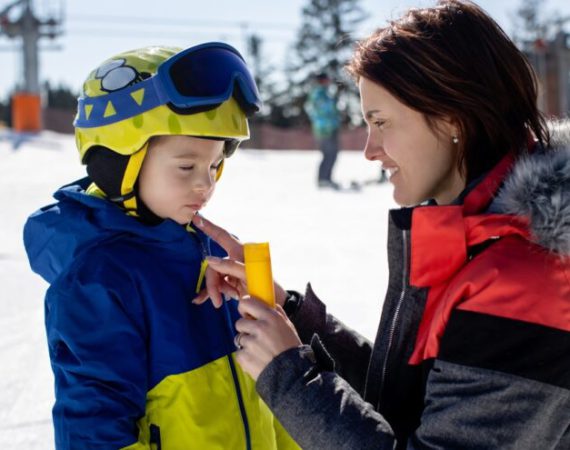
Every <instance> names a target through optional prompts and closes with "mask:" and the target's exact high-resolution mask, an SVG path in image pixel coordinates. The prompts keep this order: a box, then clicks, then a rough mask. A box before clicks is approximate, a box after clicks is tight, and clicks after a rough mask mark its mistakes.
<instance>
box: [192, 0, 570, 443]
mask: <svg viewBox="0 0 570 450" xmlns="http://www.w3.org/2000/svg"><path fill="white" fill-rule="evenodd" d="M349 70H350V72H351V73H352V74H353V75H354V77H355V79H356V80H357V82H358V85H359V89H360V94H361V102H362V111H363V114H364V118H365V120H366V123H367V125H368V140H367V143H366V148H365V150H364V153H365V156H366V158H367V159H369V160H370V161H373V162H379V163H380V164H381V166H382V167H383V168H385V169H386V170H387V171H388V173H389V176H390V182H391V183H392V185H393V187H394V198H395V200H396V201H397V203H398V204H400V205H401V206H403V207H402V208H401V209H398V210H393V211H391V212H390V224H389V235H388V257H389V268H390V277H389V285H388V290H387V294H386V299H385V301H384V305H383V311H382V317H381V320H380V325H379V329H378V334H377V338H376V341H375V342H374V343H370V342H368V341H367V340H365V339H363V338H362V337H361V336H359V335H358V334H357V333H355V332H354V331H352V330H350V329H348V328H346V327H345V326H343V325H342V323H341V322H339V321H338V320H337V319H335V318H334V317H332V316H330V315H327V313H326V307H325V306H324V304H323V303H322V302H321V301H320V300H319V299H318V298H317V296H316V295H315V293H314V292H313V291H312V290H311V289H310V286H309V288H308V289H307V292H306V293H305V295H304V296H303V295H299V294H296V293H293V292H286V291H284V290H283V289H281V288H280V287H279V286H278V285H276V292H277V297H278V303H279V304H280V305H283V308H280V307H278V308H277V309H275V310H272V309H269V308H267V307H266V306H264V305H263V304H262V303H261V302H259V301H256V300H255V299H251V298H247V297H245V298H243V299H242V300H241V301H240V313H241V314H242V316H243V317H244V318H243V319H240V320H239V321H238V322H237V324H236V327H237V330H238V331H239V332H240V334H239V336H238V338H237V339H236V344H237V345H238V348H239V350H238V352H237V355H238V356H237V358H238V361H239V363H240V364H241V365H242V367H243V368H244V369H245V370H246V371H247V372H249V373H250V374H251V375H252V376H253V377H254V378H255V379H256V380H257V390H258V391H259V393H260V394H261V396H262V398H263V399H264V400H265V401H266V403H267V404H268V405H269V407H270V408H271V409H272V410H273V411H274V413H275V415H276V416H277V417H278V419H279V420H280V421H281V423H282V424H283V425H284V426H285V428H287V429H288V431H289V432H290V433H291V435H292V436H293V437H294V439H295V440H296V441H297V442H298V443H299V445H301V447H303V448H305V449H331V448H335V449H336V448H345V449H372V448H374V449H388V448H390V449H391V448H394V447H396V448H398V449H404V448H408V449H426V448H438V449H441V448H446V449H450V448H453V449H474V448H477V449H489V448H512V449H519V450H520V449H538V448H540V449H546V448H548V449H555V448H557V449H558V448H560V449H567V448H570V358H569V357H568V355H570V281H569V280H570V262H569V261H570V259H569V256H570V150H569V147H568V146H567V144H566V143H567V142H568V141H569V139H568V133H567V132H566V133H567V134H566V143H565V142H562V143H561V142H558V140H559V139H560V136H559V134H558V133H553V138H552V139H551V137H550V133H549V131H548V129H547V127H546V124H545V122H544V120H543V118H542V116H541V114H540V113H539V111H538V109H537V106H536V99H537V87H536V80H535V78H534V75H533V73H532V70H531V68H530V66H529V64H528V63H527V61H526V60H525V58H524V57H523V55H522V54H521V53H520V52H519V51H518V50H517V48H516V47H515V46H514V45H513V43H512V42H511V41H510V40H509V39H508V37H507V36H506V35H505V34H504V32H503V31H502V30H501V29H500V28H499V26H498V25H497V24H496V23H495V22H494V21H493V20H492V19H491V18H490V17H489V16H487V15H486V13H485V12H484V11H482V10H481V9H480V8H479V7H477V6H476V5H474V4H473V3H467V2H459V1H455V0H450V1H443V2H440V3H439V4H438V5H437V6H435V7H430V8H424V9H414V10H410V11H409V12H408V13H407V14H405V15H404V16H403V17H402V18H400V19H399V20H396V21H394V22H392V23H390V25H388V26H387V27H385V28H383V29H380V30H378V31H377V32H375V33H374V34H373V35H372V36H370V37H369V38H368V39H366V40H364V41H363V42H361V43H360V46H359V47H358V49H357V50H356V52H355V54H354V57H353V59H352V61H351V63H350V65H349ZM412 205H419V206H415V207H413V206H412ZM196 224H197V225H198V226H199V227H201V228H202V229H203V230H204V231H206V232H207V233H209V234H210V235H211V236H212V237H213V238H214V239H216V240H218V242H220V243H221V244H222V245H223V246H224V247H226V249H227V250H228V252H229V254H230V258H229V259H226V260H217V259H213V260H212V261H210V269H211V270H210V272H209V276H208V280H207V290H208V292H204V293H202V294H201V295H200V296H199V297H198V299H197V302H201V301H203V300H204V298H205V297H207V296H208V295H209V296H210V298H212V301H213V302H214V303H215V304H217V305H219V304H220V302H221V296H220V292H222V293H226V294H231V295H238V294H239V293H241V291H242V289H243V280H244V279H245V277H244V273H243V272H244V271H243V265H242V264H241V263H240V261H242V260H243V259H242V249H241V244H239V242H237V241H236V240H235V239H233V238H232V237H231V236H230V235H229V234H227V233H226V232H225V231H224V230H223V229H221V228H219V227H217V226H215V225H213V224H211V223H209V222H207V221H205V220H201V219H199V218H198V219H197V220H196ZM323 244H324V243H323ZM236 281H237V282H240V283H242V284H235V283H236ZM235 291H238V292H235ZM349 300H350V299H347V301H349ZM287 316H288V317H289V318H287ZM252 317H253V318H255V319H257V320H251V318H252ZM289 319H290V320H289ZM302 343H304V344H305V345H303V344H302ZM307 344H310V345H307Z"/></svg>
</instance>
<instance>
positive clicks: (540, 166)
mask: <svg viewBox="0 0 570 450" xmlns="http://www.w3.org/2000/svg"><path fill="white" fill-rule="evenodd" d="M549 129H550V132H551V142H552V147H553V149H552V150H549V151H538V152H535V153H533V154H532V155H529V156H525V157H523V158H521V159H520V160H518V161H517V162H516V163H515V166H514V168H513V170H512V172H511V173H510V174H509V175H508V177H507V179H506V181H505V184H504V186H503V187H502V189H501V190H500V191H499V193H498V195H497V198H496V199H495V201H494V202H493V209H495V208H496V209H499V210H501V211H502V212H504V213H507V214H514V215H520V216H525V217H528V218H529V219H530V231H531V235H532V238H533V241H534V242H536V243H537V244H539V245H541V246H542V247H545V248H547V249H549V250H550V251H553V252H556V253H558V254H560V255H564V256H570V120H567V121H560V122H552V123H550V124H549Z"/></svg>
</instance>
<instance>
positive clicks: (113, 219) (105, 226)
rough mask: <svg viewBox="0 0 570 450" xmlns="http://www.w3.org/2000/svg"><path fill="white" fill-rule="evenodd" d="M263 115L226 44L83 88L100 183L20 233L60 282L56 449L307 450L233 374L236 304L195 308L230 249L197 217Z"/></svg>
mask: <svg viewBox="0 0 570 450" xmlns="http://www.w3.org/2000/svg"><path fill="white" fill-rule="evenodd" d="M259 107H260V100H259V97H258V93H257V87H256V85H255V82H254V80H253V78H252V76H251V74H250V73H249V70H248V68H247V66H246V65H245V62H244V60H243V58H242V57H241V55H240V54H239V53H238V52H237V50H235V49H234V48H233V47H231V46H229V45H227V44H224V43H219V42H210V43H205V44H201V45H198V46H195V47H191V48H188V49H185V50H182V49H176V48H172V47H163V46H160V47H159V46H156V47H145V48H142V49H138V50H133V51H129V52H125V53H122V54H120V55H117V56H115V57H113V58H111V59H109V60H107V61H106V62H104V63H103V64H102V65H100V66H99V67H98V68H97V69H95V70H94V71H92V72H91V74H90V75H89V77H88V78H87V80H86V81H85V83H84V85H83V93H82V96H81V98H79V104H78V113H77V117H76V120H75V123H74V126H75V132H76V133H75V135H76V141H77V146H78V150H79V153H80V156H81V160H82V162H83V163H84V164H86V166H87V173H88V175H89V176H88V177H87V178H84V179H82V180H79V181H77V182H74V183H71V184H70V185H68V186H65V187H63V188H62V189H60V190H59V191H58V192H57V193H56V194H55V198H56V199H57V200H58V202H57V203H56V204H54V205H50V206H47V207H45V208H42V209H41V210H40V211H38V212H37V213H35V214H33V215H32V216H31V217H30V218H29V219H28V221H27V223H26V225H25V229H24V240H25V245H26V250H27V252H28V257H29V259H30V264H31V266H32V269H33V270H34V271H35V272H37V273H39V274H40V275H41V276H42V277H44V279H45V280H46V281H47V282H48V283H50V285H51V286H50V288H49V289H48V292H47V294H46V299H45V314H46V315H45V323H46V330H47V338H48V345H49V354H50V359H51V365H52V369H53V372H54V376H55V405H54V408H53V423H54V428H55V446H56V448H57V449H58V450H63V449H70V450H77V449H95V448H97V449H111V448H113V449H117V448H122V449H128V450H143V449H146V450H151V449H161V448H162V449H178V450H189V449H200V450H203V449H214V448H218V449H221V448H228V449H252V450H253V449H258V450H268V449H274V450H280V449H291V450H292V449H298V446H297V445H296V444H295V443H294V442H293V441H292V440H291V438H290V437H289V436H288V435H287V433H285V432H284V430H283V428H282V427H281V426H280V425H279V423H278V421H277V420H276V419H275V417H274V415H273V414H272V413H271V411H270V410H269V409H268V408H267V406H266V405H265V404H264V403H263V401H262V400H261V399H260V398H259V395H257V393H256V392H255V388H254V384H253V382H252V380H251V378H249V377H248V376H247V375H246V374H244V372H243V371H242V369H241V368H240V367H239V366H238V365H237V364H235V355H234V352H235V346H234V336H235V334H236V331H235V328H234V323H235V321H236V320H237V319H238V318H239V314H238V311H237V303H236V302H235V301H234V302H229V303H227V304H225V305H224V308H223V309H218V310H216V309H214V308H213V307H210V308H199V307H197V306H195V305H192V303H191V299H192V298H193V296H194V295H195V294H196V292H198V291H199V290H200V288H201V287H202V285H203V276H204V271H205V268H206V264H205V258H206V257H207V256H208V255H216V256H224V255H225V252H224V250H223V249H222V248H221V247H220V246H219V245H218V244H217V243H216V242H215V241H214V240H212V239H210V238H209V237H208V236H206V235H205V234H204V233H202V232H201V231H200V230H196V229H195V228H194V227H192V226H191V224H190V221H191V219H192V218H193V217H194V216H195V215H196V214H198V212H199V211H200V210H201V209H202V208H203V207H204V206H205V205H206V204H207V203H208V202H209V201H210V199H211V197H212V195H213V193H214V189H215V186H216V183H217V181H218V180H219V178H220V176H221V174H222V169H223V167H224V163H225V161H226V159H227V158H228V157H230V156H231V155H232V154H233V153H234V152H235V150H236V149H237V147H238V145H239V144H240V142H241V141H243V140H245V139H247V138H248V137H249V128H248V119H247V117H248V116H249V115H251V114H253V113H255V112H256V111H258V110H259Z"/></svg>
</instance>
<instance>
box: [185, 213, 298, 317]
mask: <svg viewBox="0 0 570 450" xmlns="http://www.w3.org/2000/svg"><path fill="white" fill-rule="evenodd" d="M192 223H193V224H194V225H196V227H198V228H199V229H200V230H202V231H203V232H204V233H206V234H207V235H208V236H210V237H211V238H212V239H213V240H214V241H216V242H217V243H218V244H220V245H221V247H222V248H223V249H224V250H225V251H226V252H227V253H228V258H224V259H221V258H216V257H214V256H209V257H208V258H207V260H208V269H207V270H206V287H205V288H204V289H202V290H201V291H200V293H199V294H198V295H197V296H196V298H195V299H194V300H192V302H193V303H196V304H201V303H204V302H205V301H206V300H207V299H208V298H211V299H212V303H213V304H214V306H215V307H216V308H219V307H221V306H222V302H223V300H222V295H221V294H224V295H226V297H228V298H236V299H240V298H241V297H243V296H244V295H245V294H246V293H247V287H246V282H245V266H244V264H243V244H242V243H241V242H240V241H239V240H238V239H236V238H235V237H234V236H232V235H231V234H230V233H228V232H227V231H226V230H224V229H223V228H221V227H219V226H217V225H214V224H213V223H212V222H210V221H209V220H206V219H204V218H203V217H202V216H194V218H193V219H192ZM274 286H275V301H276V302H277V303H278V304H279V305H281V306H283V304H284V303H285V299H286V298H287V293H286V292H285V290H284V289H283V288H282V287H281V286H280V285H279V284H278V283H274Z"/></svg>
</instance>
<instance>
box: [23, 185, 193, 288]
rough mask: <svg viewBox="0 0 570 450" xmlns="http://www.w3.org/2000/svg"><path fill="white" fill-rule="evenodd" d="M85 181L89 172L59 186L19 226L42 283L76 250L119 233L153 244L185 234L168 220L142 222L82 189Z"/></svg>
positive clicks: (32, 266)
mask: <svg viewBox="0 0 570 450" xmlns="http://www.w3.org/2000/svg"><path fill="white" fill-rule="evenodd" d="M90 183H91V181H90V180H89V178H84V179H82V180H79V181H76V182H73V183H71V184H69V185H67V186H64V187H62V188H61V189H59V190H58V191H57V192H56V193H55V194H54V198H55V199H56V200H58V202H57V203H54V204H52V205H48V206H46V207H44V208H42V209H40V210H38V211H36V212H35V213H33V214H32V215H31V216H30V217H29V218H28V220H27V222H26V224H25V226H24V246H25V248H26V252H27V254H28V259H29V261H30V266H31V268H32V270H33V271H34V272H36V273H38V274H39V275H41V276H42V277H43V278H44V279H45V280H46V281H47V282H48V283H52V282H53V281H54V280H55V278H57V276H58V275H59V274H60V273H61V272H62V271H64V270H65V269H66V268H67V267H69V265H70V264H71V263H72V262H73V260H74V258H75V257H76V256H77V255H78V254H79V253H80V252H81V251H83V250H85V249H86V248H89V247H92V246H96V245H100V244H101V243H102V242H105V241H107V240H111V239H115V238H116V237H117V236H119V235H121V236H125V235H130V236H136V237H137V239H138V240H139V241H141V242H145V241H153V242H154V243H155V244H156V243H158V244H159V245H160V241H164V242H171V241H175V240H182V239H185V238H187V236H188V232H187V231H186V230H185V228H184V227H182V226H180V225H179V224H178V223H176V222H174V221H172V220H165V221H163V222H161V223H160V224H159V225H156V226H148V225H144V224H142V223H140V222H139V221H138V220H136V219H134V218H133V217H129V216H127V215H126V214H125V213H124V212H123V211H122V210H121V209H120V208H119V207H117V206H116V205H114V204H112V203H111V202H109V201H107V200H104V199H101V198H98V197H95V196H92V195H88V194H86V193H85V189H86V188H87V187H88V185H89V184H90ZM198 233H200V232H198ZM181 247H182V246H181Z"/></svg>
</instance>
